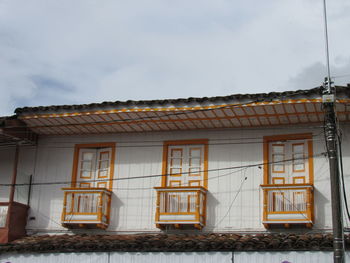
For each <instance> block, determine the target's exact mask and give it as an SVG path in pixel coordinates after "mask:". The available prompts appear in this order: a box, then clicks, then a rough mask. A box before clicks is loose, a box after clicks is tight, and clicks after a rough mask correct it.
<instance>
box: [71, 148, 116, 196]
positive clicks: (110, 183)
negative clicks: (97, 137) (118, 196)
mask: <svg viewBox="0 0 350 263" xmlns="http://www.w3.org/2000/svg"><path fill="white" fill-rule="evenodd" d="M85 148H93V149H98V148H111V152H112V154H111V156H110V166H109V167H110V168H109V169H110V170H109V178H108V177H107V178H106V180H107V185H108V187H107V189H108V190H111V189H113V178H114V161H115V143H114V142H103V143H87V144H76V145H75V147H74V157H73V169H72V183H71V187H78V186H77V174H78V166H79V152H80V150H81V149H85ZM101 179H102V178H101Z"/></svg>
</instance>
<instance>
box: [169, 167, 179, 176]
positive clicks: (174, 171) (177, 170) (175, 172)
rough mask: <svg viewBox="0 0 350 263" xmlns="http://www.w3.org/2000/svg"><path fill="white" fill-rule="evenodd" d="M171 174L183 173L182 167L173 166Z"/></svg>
mask: <svg viewBox="0 0 350 263" xmlns="http://www.w3.org/2000/svg"><path fill="white" fill-rule="evenodd" d="M170 174H172V175H173V174H175V175H179V176H180V175H181V169H180V168H172V169H170Z"/></svg>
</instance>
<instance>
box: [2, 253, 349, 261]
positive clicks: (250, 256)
mask: <svg viewBox="0 0 350 263" xmlns="http://www.w3.org/2000/svg"><path fill="white" fill-rule="evenodd" d="M345 259H346V261H347V262H348V261H349V260H350V252H347V253H346V255H345ZM332 260H333V253H332V252H329V251H328V252H323V251H305V252H295V251H291V252H199V253H194V252H189V253H181V252H177V253H161V252H159V253H126V252H125V253H122V252H110V253H108V252H105V253H49V254H47V253H44V254H30V253H27V254H2V255H0V263H7V262H10V263H163V262H167V263H218V262H220V263H231V262H234V263H251V262H259V263H271V262H276V263H283V262H290V263H306V262H310V263H311V262H318V263H328V262H332Z"/></svg>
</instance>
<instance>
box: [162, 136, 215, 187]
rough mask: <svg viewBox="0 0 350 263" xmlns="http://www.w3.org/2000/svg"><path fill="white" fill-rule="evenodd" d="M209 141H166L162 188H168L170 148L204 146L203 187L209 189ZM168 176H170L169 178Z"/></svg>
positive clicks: (164, 145)
mask: <svg viewBox="0 0 350 263" xmlns="http://www.w3.org/2000/svg"><path fill="white" fill-rule="evenodd" d="M208 141H209V140H208V139H194V140H178V141H177V140H175V141H165V142H164V144H163V160H162V187H167V185H166V184H167V177H168V176H169V175H168V174H167V169H168V152H169V146H177V145H196V144H201V145H204V154H203V158H204V160H203V168H204V171H203V187H204V188H205V189H208ZM167 175H168V176H167Z"/></svg>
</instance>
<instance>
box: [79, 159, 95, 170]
mask: <svg viewBox="0 0 350 263" xmlns="http://www.w3.org/2000/svg"><path fill="white" fill-rule="evenodd" d="M91 168H92V163H91V161H83V162H82V163H81V169H82V170H87V171H90V170H91Z"/></svg>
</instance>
